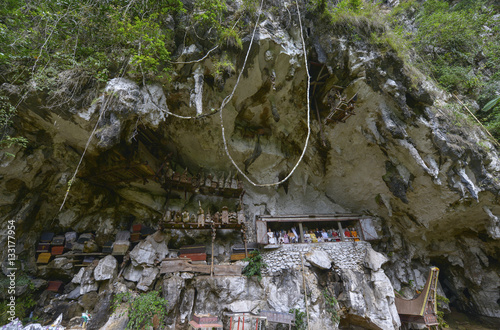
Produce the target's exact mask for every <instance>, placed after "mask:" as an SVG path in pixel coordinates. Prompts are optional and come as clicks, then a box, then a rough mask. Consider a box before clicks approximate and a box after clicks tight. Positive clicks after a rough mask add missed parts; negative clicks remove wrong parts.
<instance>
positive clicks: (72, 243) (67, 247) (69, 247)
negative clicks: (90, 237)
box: [64, 240, 75, 250]
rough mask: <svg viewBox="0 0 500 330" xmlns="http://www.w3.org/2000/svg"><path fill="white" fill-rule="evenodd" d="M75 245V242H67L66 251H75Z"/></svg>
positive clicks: (65, 244)
mask: <svg viewBox="0 0 500 330" xmlns="http://www.w3.org/2000/svg"><path fill="white" fill-rule="evenodd" d="M74 244H75V242H74V241H68V240H66V243H64V248H65V249H66V250H73V245H74Z"/></svg>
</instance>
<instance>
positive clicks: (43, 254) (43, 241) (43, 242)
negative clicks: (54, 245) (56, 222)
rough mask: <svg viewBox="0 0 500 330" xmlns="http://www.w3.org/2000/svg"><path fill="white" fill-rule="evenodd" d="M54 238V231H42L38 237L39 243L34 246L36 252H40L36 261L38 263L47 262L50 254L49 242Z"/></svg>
mask: <svg viewBox="0 0 500 330" xmlns="http://www.w3.org/2000/svg"><path fill="white" fill-rule="evenodd" d="M53 238H54V233H47V232H45V233H42V236H41V237H40V243H39V244H38V246H37V248H36V252H37V253H40V254H39V255H38V258H37V260H36V262H37V263H38V264H48V263H49V261H50V257H51V256H52V254H51V253H50V244H51V242H52V239H53Z"/></svg>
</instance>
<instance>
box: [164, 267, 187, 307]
mask: <svg viewBox="0 0 500 330" xmlns="http://www.w3.org/2000/svg"><path fill="white" fill-rule="evenodd" d="M183 288H184V280H183V279H182V278H181V277H180V276H177V275H173V276H170V277H165V278H164V279H163V297H164V298H165V299H166V300H167V301H168V306H167V311H168V313H169V315H170V314H171V312H172V311H173V310H174V309H175V307H176V306H178V304H179V301H180V297H181V291H182V289H183Z"/></svg>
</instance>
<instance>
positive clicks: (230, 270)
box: [214, 265, 243, 276]
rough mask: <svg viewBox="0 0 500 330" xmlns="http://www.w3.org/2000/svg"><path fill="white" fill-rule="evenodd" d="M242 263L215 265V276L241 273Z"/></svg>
mask: <svg viewBox="0 0 500 330" xmlns="http://www.w3.org/2000/svg"><path fill="white" fill-rule="evenodd" d="M242 268H243V267H242V266H241V265H214V275H215V276H234V275H241V270H242Z"/></svg>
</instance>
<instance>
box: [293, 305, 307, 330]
mask: <svg viewBox="0 0 500 330" xmlns="http://www.w3.org/2000/svg"><path fill="white" fill-rule="evenodd" d="M289 313H293V314H295V329H296V330H306V329H307V319H306V312H302V311H301V310H300V309H297V308H294V309H290V311H289Z"/></svg>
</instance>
